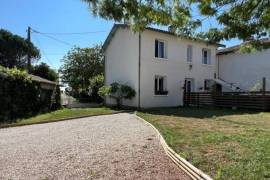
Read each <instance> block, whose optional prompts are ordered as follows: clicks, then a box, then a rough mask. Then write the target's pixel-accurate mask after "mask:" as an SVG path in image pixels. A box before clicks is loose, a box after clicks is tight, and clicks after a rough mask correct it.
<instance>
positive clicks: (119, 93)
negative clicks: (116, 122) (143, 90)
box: [98, 82, 136, 108]
mask: <svg viewBox="0 0 270 180" xmlns="http://www.w3.org/2000/svg"><path fill="white" fill-rule="evenodd" d="M98 94H99V95H100V96H101V97H103V98H105V97H106V96H109V97H111V98H113V99H115V100H116V105H117V108H121V106H122V101H123V99H132V98H133V97H135V95H136V91H135V90H134V89H132V88H131V87H130V86H128V85H125V84H120V83H117V82H114V83H112V84H111V85H110V86H103V87H101V88H100V89H99V92H98Z"/></svg>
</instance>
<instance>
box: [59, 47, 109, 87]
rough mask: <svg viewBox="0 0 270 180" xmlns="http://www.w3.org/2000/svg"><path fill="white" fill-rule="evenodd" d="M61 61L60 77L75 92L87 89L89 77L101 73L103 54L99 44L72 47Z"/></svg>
mask: <svg viewBox="0 0 270 180" xmlns="http://www.w3.org/2000/svg"><path fill="white" fill-rule="evenodd" d="M62 61H63V63H64V64H63V65H62V66H61V68H60V73H61V79H62V81H63V82H64V83H68V85H69V86H70V87H71V88H72V89H73V90H74V91H76V92H79V91H87V89H88V87H89V84H90V82H89V79H92V78H93V77H94V76H96V75H99V74H103V66H104V65H103V64H104V56H103V53H102V49H101V46H95V47H93V48H73V49H71V50H70V51H69V52H68V53H67V55H65V56H64V58H63V60H62Z"/></svg>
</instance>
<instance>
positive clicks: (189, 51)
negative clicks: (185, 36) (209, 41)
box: [187, 45, 192, 62]
mask: <svg viewBox="0 0 270 180" xmlns="http://www.w3.org/2000/svg"><path fill="white" fill-rule="evenodd" d="M187 62H192V46H191V45H188V46H187Z"/></svg>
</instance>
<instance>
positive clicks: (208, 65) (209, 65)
mask: <svg viewBox="0 0 270 180" xmlns="http://www.w3.org/2000/svg"><path fill="white" fill-rule="evenodd" d="M202 65H203V66H207V67H211V66H213V64H202Z"/></svg>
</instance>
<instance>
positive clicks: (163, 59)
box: [154, 57, 169, 61]
mask: <svg viewBox="0 0 270 180" xmlns="http://www.w3.org/2000/svg"><path fill="white" fill-rule="evenodd" d="M154 59H155V60H158V61H168V60H169V59H168V58H159V57H154Z"/></svg>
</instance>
